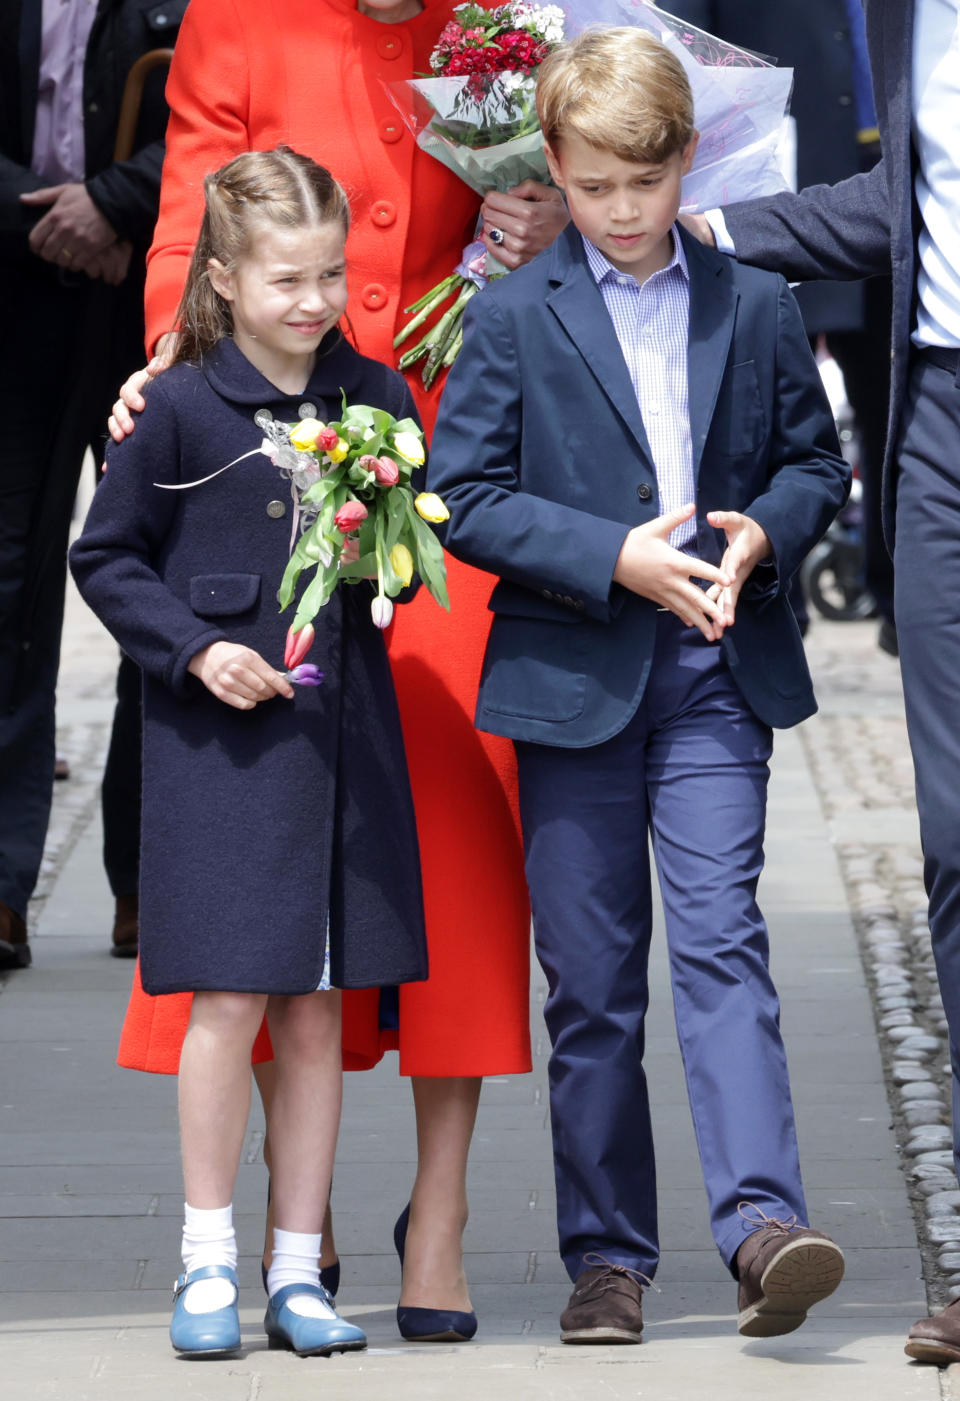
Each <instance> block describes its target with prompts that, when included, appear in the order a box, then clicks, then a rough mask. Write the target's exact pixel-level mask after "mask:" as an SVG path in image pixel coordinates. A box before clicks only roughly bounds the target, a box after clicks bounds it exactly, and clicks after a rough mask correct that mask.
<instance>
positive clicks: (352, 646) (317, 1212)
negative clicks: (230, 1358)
mask: <svg viewBox="0 0 960 1401" xmlns="http://www.w3.org/2000/svg"><path fill="white" fill-rule="evenodd" d="M205 193H206V211H205V214H204V219H203V225H202V228H201V232H200V237H199V241H198V243H197V247H196V251H195V253H194V255H193V261H192V264H191V268H190V273H189V277H188V280H187V284H186V288H185V291H184V295H183V300H182V303H181V308H180V321H181V324H182V327H183V334H182V335H181V338H180V342H179V348H178V353H177V357H176V362H175V364H174V366H173V367H172V368H171V369H169V370H167V371H166V372H164V374H163V375H162V376H160V378H159V379H158V380H157V381H156V382H155V383H154V384H153V385H152V386H151V388H150V391H149V395H148V402H147V405H146V409H145V411H144V420H143V431H141V432H140V433H138V434H137V435H136V436H135V437H134V438H131V439H129V440H128V441H127V442H126V443H124V444H123V445H121V446H119V447H113V448H111V451H110V454H109V458H108V463H109V465H110V467H111V469H112V470H110V471H108V472H107V475H106V477H105V479H104V481H103V484H102V485H101V486H100V488H99V489H98V491H97V493H96V497H95V500H94V502H93V505H92V507H91V510H90V515H89V518H88V520H87V524H86V527H85V529H84V532H83V535H82V536H81V538H80V540H79V541H78V542H77V544H76V545H75V546H74V548H73V551H72V553H71V565H72V568H73V571H74V574H75V576H76V579H77V583H78V585H79V587H80V589H81V592H82V593H83V595H84V597H85V598H86V599H87V601H88V603H89V604H90V605H91V607H92V608H93V609H94V610H95V611H96V612H97V613H98V614H99V615H100V616H101V617H102V618H103V620H104V622H105V623H106V624H107V626H108V627H109V628H110V630H111V631H112V632H113V634H114V635H115V637H116V638H117V640H118V641H119V642H120V644H121V646H122V647H123V649H124V651H125V652H127V653H128V654H129V655H130V656H131V657H133V659H134V660H135V661H136V662H138V663H139V665H140V666H141V667H142V668H143V671H144V788H143V836H142V857H141V860H142V872H141V906H140V911H141V913H140V918H141V933H140V937H141V972H142V978H143V984H144V987H145V988H146V990H147V991H148V992H151V993H166V992H183V991H191V992H193V993H194V998H193V1006H192V1013H191V1018H190V1025H189V1029H188V1031H187V1035H186V1039H185V1041H184V1045H183V1052H182V1055H181V1059H180V1070H179V1101H180V1134H181V1146H182V1154H183V1172H184V1187H185V1192H186V1207H185V1224H184V1232H183V1263H184V1273H183V1275H181V1277H180V1279H179V1281H178V1283H177V1289H176V1294H175V1299H176V1303H175V1308H174V1316H173V1322H172V1324H171V1340H172V1342H173V1345H174V1347H175V1348H176V1349H177V1350H178V1351H180V1352H183V1353H188V1354H196V1353H209V1352H220V1353H225V1352H231V1351H233V1350H235V1349H236V1348H237V1347H238V1346H239V1342H240V1333H239V1322H238V1315H237V1278H236V1273H235V1270H236V1258H237V1251H236V1241H235V1237H234V1232H233V1226H232V1214H231V1212H232V1209H231V1196H232V1191H233V1184H234V1179H235V1175H236V1170H237V1165H238V1162H239V1156H240V1150H241V1144H242V1140H243V1135H244V1132H245V1127H246V1121H247V1115H248V1110H249V1094H250V1089H249V1087H250V1055H251V1048H252V1045H253V1042H254V1039H255V1037H256V1035H257V1031H258V1029H259V1027H260V1023H261V1020H262V1019H263V1016H264V1012H266V1020H267V1024H268V1027H269V1031H270V1036H271V1040H272V1042H273V1047H274V1054H275V1062H276V1086H275V1093H274V1095H273V1098H272V1104H271V1108H270V1117H269V1137H270V1143H271V1149H272V1163H271V1167H272V1192H273V1200H274V1205H275V1213H276V1214H275V1220H276V1227H277V1229H276V1230H275V1236H274V1253H273V1258H272V1263H271V1265H270V1270H269V1275H268V1294H269V1304H268V1308H267V1314H266V1318H265V1320H264V1326H265V1328H266V1331H267V1333H268V1334H269V1336H270V1341H271V1345H278V1346H287V1347H292V1348H293V1349H295V1350H296V1351H297V1352H299V1353H302V1354H304V1353H329V1352H333V1351H342V1350H344V1349H347V1348H356V1347H363V1346H364V1345H365V1342H366V1339H365V1337H364V1334H363V1333H362V1332H361V1331H360V1329H358V1328H355V1327H353V1326H352V1325H350V1324H348V1323H345V1322H344V1321H343V1320H342V1319H341V1318H340V1317H339V1316H338V1315H337V1313H336V1311H335V1309H334V1307H333V1304H332V1299H331V1297H330V1295H328V1294H327V1293H326V1291H325V1290H324V1289H323V1288H322V1286H321V1285H320V1283H319V1279H318V1268H317V1260H318V1256H319V1254H320V1249H321V1240H320V1231H321V1222H322V1218H323V1212H324V1207H325V1204H326V1201H327V1196H328V1193H329V1187H330V1177H331V1172H332V1164H333V1155H334V1147H335V1141H336V1133H337V1125H338V1120H339V1113H340V1092H341V1064H340V994H339V992H337V991H334V990H332V988H331V983H332V985H333V987H337V988H340V987H371V986H376V985H379V984H383V983H399V982H406V981H410V980H415V979H422V978H424V977H425V976H426V973H427V966H426V946H425V939H424V931H423V911H422V901H421V890H420V876H419V862H418V852H417V842H416V834H415V828H414V818H413V808H412V802H411V798H410V792H409V786H408V779H407V773H406V767H405V763H404V758H403V741H402V737H401V732H400V725H399V718H398V714H397V708H396V701H395V697H394V693H393V687H392V683H391V680H390V672H389V667H388V664H387V658H386V652H385V649H384V646H383V639H382V635H381V634H380V633H379V632H378V631H377V629H376V628H374V626H373V625H372V623H371V621H370V617H369V597H368V596H367V591H366V588H365V587H364V586H363V585H360V586H356V587H352V588H347V587H344V588H342V589H338V590H337V591H336V593H335V594H334V596H333V598H332V599H331V601H330V602H329V604H328V605H327V606H326V607H325V608H323V609H322V610H321V612H320V615H319V617H318V618H317V620H316V628H317V638H316V642H315V643H314V649H313V652H312V655H311V660H312V661H316V662H317V663H318V664H319V665H320V667H321V668H322V670H323V672H324V680H323V684H322V685H321V686H319V687H318V688H316V689H305V688H298V689H297V690H296V692H295V691H294V689H293V687H292V686H291V685H290V684H289V682H288V681H287V680H286V679H285V677H284V676H283V675H282V674H281V672H279V671H278V670H276V669H275V667H274V662H276V661H277V660H278V659H279V658H280V657H281V656H282V654H283V644H284V635H285V632H286V626H287V620H286V619H285V618H283V619H281V617H280V615H279V613H278V609H277V605H276V602H275V591H276V588H277V586H278V584H279V581H280V578H281V575H282V572H283V568H284V564H285V562H286V559H287V556H288V553H289V544H290V524H291V523H290V514H289V509H290V508H289V493H288V491H287V488H286V485H285V483H284V482H283V480H282V478H281V477H280V475H279V473H278V471H277V468H276V467H275V466H273V465H272V463H271V462H270V461H269V459H268V458H267V457H265V456H263V455H260V454H255V455H254V456H252V457H247V458H246V460H245V461H243V462H241V463H239V464H237V465H236V466H234V467H233V468H232V469H231V470H230V471H229V472H224V473H221V474H220V475H219V476H216V477H215V478H214V479H213V480H211V481H207V482H204V483H203V484H202V485H199V486H196V487H194V488H193V489H191V490H184V491H169V490H162V489H158V484H159V485H168V486H171V485H178V484H181V483H190V482H195V481H198V480H199V479H200V478H204V477H206V476H208V474H210V473H213V472H216V471H217V469H218V468H220V467H222V466H224V465H225V464H226V463H228V462H230V461H232V459H234V458H237V457H239V456H241V455H242V454H244V453H246V452H247V451H249V450H250V449H256V447H257V446H258V444H259V443H260V441H261V439H262V437H263V433H262V430H261V429H260V428H259V427H258V426H257V424H256V423H255V421H254V415H255V414H256V413H257V412H258V410H268V411H270V412H271V413H272V414H273V416H274V417H276V418H277V419H279V420H285V421H290V420H294V419H296V418H297V416H298V413H299V414H300V415H301V416H304V417H320V418H323V419H326V418H330V417H335V416H336V415H337V410H338V408H339V404H340V396H341V392H344V393H345V394H346V396H347V399H348V401H352V402H364V403H369V404H374V405H377V406H379V407H382V408H384V409H386V410H387V411H388V412H390V413H392V414H394V415H395V416H397V417H404V416H407V415H413V414H414V413H415V410H414V407H413V403H412V400H411V398H410V394H409V391H408V390H407V388H406V386H405V383H404V381H403V380H402V379H401V377H400V376H399V375H398V374H396V373H395V372H394V371H392V370H389V369H386V368H385V367H384V366H382V365H380V364H378V363H376V362H374V361H371V360H368V359H366V358H364V357H362V356H361V355H359V354H358V353H357V352H356V351H354V350H353V349H352V348H351V347H350V346H349V345H348V344H347V342H346V341H345V340H344V339H343V337H342V335H341V333H340V331H339V329H338V328H337V323H338V321H339V318H340V316H341V314H342V312H343V310H344V307H345V305H346V299H347V289H346V280H345V266H344V241H345V238H346V233H347V224H348V209H347V203H346V198H345V196H344V193H343V191H342V190H341V188H340V186H339V185H338V184H337V183H336V182H335V181H334V180H333V178H332V176H331V175H330V174H329V172H328V171H326V170H324V169H323V168H322V167H320V166H318V165H316V164H315V163H314V162H313V161H311V160H308V159H307V158H306V157H303V156H299V155H296V154H295V153H293V152H292V151H290V150H288V149H285V148H280V149H278V150H275V151H269V152H253V153H248V154H245V155H241V156H238V157H237V158H236V159H235V160H232V161H231V162H230V163H229V164H228V165H226V166H224V168H223V169H222V170H219V171H218V172H217V173H216V174H214V175H211V176H208V177H207V179H206V181H205ZM325 954H326V960H327V963H328V965H329V970H330V972H329V977H328V976H327V975H326V973H325V966H324V965H325Z"/></svg>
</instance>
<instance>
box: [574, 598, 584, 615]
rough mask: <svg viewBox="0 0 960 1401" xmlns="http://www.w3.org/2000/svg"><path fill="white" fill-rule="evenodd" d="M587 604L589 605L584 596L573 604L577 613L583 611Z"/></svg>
mask: <svg viewBox="0 0 960 1401" xmlns="http://www.w3.org/2000/svg"><path fill="white" fill-rule="evenodd" d="M586 606H587V605H586V604H585V603H584V601H583V599H582V598H578V599H577V601H576V603H575V604H574V605H573V607H574V611H575V612H577V613H582V612H583V610H584V609H585V608H586Z"/></svg>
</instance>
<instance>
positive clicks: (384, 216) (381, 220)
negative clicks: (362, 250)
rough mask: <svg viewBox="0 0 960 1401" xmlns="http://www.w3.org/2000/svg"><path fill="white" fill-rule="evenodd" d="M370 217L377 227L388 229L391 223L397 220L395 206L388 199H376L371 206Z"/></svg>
mask: <svg viewBox="0 0 960 1401" xmlns="http://www.w3.org/2000/svg"><path fill="white" fill-rule="evenodd" d="M370 218H371V219H372V220H373V222H374V223H375V224H376V226H377V228H378V229H389V227H390V225H391V224H395V223H396V222H397V206H396V205H395V204H392V203H391V202H390V200H388V199H378V200H377V202H376V204H374V205H372V206H371V209H370Z"/></svg>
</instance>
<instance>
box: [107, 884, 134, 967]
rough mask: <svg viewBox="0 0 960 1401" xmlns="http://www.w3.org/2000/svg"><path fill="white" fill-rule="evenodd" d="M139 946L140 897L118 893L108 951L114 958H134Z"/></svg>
mask: <svg viewBox="0 0 960 1401" xmlns="http://www.w3.org/2000/svg"><path fill="white" fill-rule="evenodd" d="M139 947H140V898H139V896H137V895H118V896H117V908H116V913H115V915H114V918H113V942H112V943H111V945H110V952H111V953H112V954H113V956H114V958H136V956H137V951H138V949H139Z"/></svg>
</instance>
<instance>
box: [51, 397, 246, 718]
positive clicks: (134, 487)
mask: <svg viewBox="0 0 960 1401" xmlns="http://www.w3.org/2000/svg"><path fill="white" fill-rule="evenodd" d="M145 397H146V400H147V403H146V408H145V409H144V411H143V413H142V414H141V415H140V417H139V418H138V420H137V426H136V429H135V430H134V432H133V433H132V434H131V436H130V437H129V438H127V439H125V440H124V442H122V443H120V444H116V443H111V444H110V445H109V446H108V448H107V472H106V475H105V476H104V477H103V479H102V480H101V482H100V484H99V485H98V487H97V489H96V491H95V492H94V496H93V502H92V504H91V506H90V511H89V514H88V516H87V520H86V524H85V525H84V528H83V533H82V534H81V536H80V538H79V540H77V542H76V544H75V545H74V546H73V548H72V549H71V551H70V568H71V569H72V571H73V576H74V578H75V579H76V581H77V586H78V588H79V589H80V592H81V594H82V595H83V597H84V598H85V599H86V601H87V603H88V604H89V605H90V607H91V608H92V609H93V611H94V612H95V613H96V614H97V616H98V617H99V618H100V619H101V621H102V622H103V623H104V624H105V625H106V626H107V627H108V628H109V630H110V632H112V633H113V636H114V637H115V638H116V639H117V641H118V642H119V644H120V646H121V647H122V648H123V650H124V652H126V653H127V655H128V656H130V657H132V658H133V660H134V661H135V662H136V663H137V664H138V666H141V667H142V668H143V670H144V671H146V672H148V673H149V674H150V675H151V676H156V677H158V678H159V679H160V680H161V681H164V682H165V683H166V684H167V685H168V686H170V687H171V688H172V689H173V690H175V691H177V692H178V693H180V694H189V692H190V690H191V689H192V688H193V687H194V686H195V685H196V684H198V683H195V682H194V679H193V677H192V676H191V675H190V674H189V673H188V671H187V665H188V663H189V661H190V659H191V658H192V657H193V656H195V655H196V653H197V652H199V651H201V650H202V649H203V648H204V647H209V646H210V644H211V643H212V642H220V641H223V640H224V638H225V634H224V633H223V632H222V631H221V630H220V629H219V628H215V627H212V626H211V624H210V623H209V622H206V621H204V620H203V619H201V618H198V617H197V615H196V614H195V613H194V612H193V610H192V609H191V608H189V607H188V606H187V604H186V603H184V602H183V601H182V600H181V599H179V598H177V597H176V596H175V595H174V594H173V593H171V592H170V590H169V589H168V588H167V586H166V585H165V584H164V582H163V580H162V579H161V578H160V576H159V574H158V573H157V566H156V561H157V559H158V558H159V556H160V553H161V550H162V548H163V545H164V542H165V540H166V538H167V536H168V534H169V532H170V529H171V526H172V523H173V520H174V517H175V515H176V513H177V510H178V497H179V493H178V492H175V491H163V490H161V489H159V488H158V487H156V486H155V485H154V483H155V482H177V481H179V477H180V473H179V456H180V454H179V435H178V431H177V419H176V413H175V410H174V408H173V406H172V404H171V403H170V402H169V400H168V398H167V396H166V394H165V393H164V389H163V382H162V380H160V379H158V380H156V381H155V382H154V383H153V384H152V385H151V386H150V388H149V390H148V391H147V392H146V395H145Z"/></svg>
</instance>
